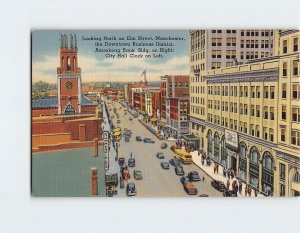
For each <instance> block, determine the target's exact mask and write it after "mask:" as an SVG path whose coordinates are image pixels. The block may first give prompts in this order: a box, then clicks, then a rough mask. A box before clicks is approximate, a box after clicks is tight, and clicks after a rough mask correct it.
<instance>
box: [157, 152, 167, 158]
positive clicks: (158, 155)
mask: <svg viewBox="0 0 300 233" xmlns="http://www.w3.org/2000/svg"><path fill="white" fill-rule="evenodd" d="M156 157H157V158H159V159H164V158H165V156H164V153H162V152H157V153H156Z"/></svg>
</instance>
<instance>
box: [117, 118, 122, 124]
mask: <svg viewBox="0 0 300 233" xmlns="http://www.w3.org/2000/svg"><path fill="white" fill-rule="evenodd" d="M117 117H118V116H117ZM120 123H121V121H120V120H117V124H120Z"/></svg>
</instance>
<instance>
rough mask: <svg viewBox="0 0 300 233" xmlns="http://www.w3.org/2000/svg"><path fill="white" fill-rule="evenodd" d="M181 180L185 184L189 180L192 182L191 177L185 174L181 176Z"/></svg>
mask: <svg viewBox="0 0 300 233" xmlns="http://www.w3.org/2000/svg"><path fill="white" fill-rule="evenodd" d="M180 182H181V184H182V185H185V184H187V183H188V182H190V179H189V177H187V176H183V177H181V178H180Z"/></svg>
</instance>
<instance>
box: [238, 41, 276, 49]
mask: <svg viewBox="0 0 300 233" xmlns="http://www.w3.org/2000/svg"><path fill="white" fill-rule="evenodd" d="M259 45H260V46H259ZM259 47H261V48H266V49H267V48H273V44H272V42H271V41H270V40H261V41H259V40H246V41H244V40H241V48H259Z"/></svg>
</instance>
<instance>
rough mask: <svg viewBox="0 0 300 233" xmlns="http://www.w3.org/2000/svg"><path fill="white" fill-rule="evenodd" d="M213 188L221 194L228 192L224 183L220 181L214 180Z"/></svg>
mask: <svg viewBox="0 0 300 233" xmlns="http://www.w3.org/2000/svg"><path fill="white" fill-rule="evenodd" d="M211 186H213V187H214V188H215V189H217V190H218V191H220V192H224V191H226V190H227V188H226V186H225V184H224V182H222V181H220V180H213V181H212V182H211Z"/></svg>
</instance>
